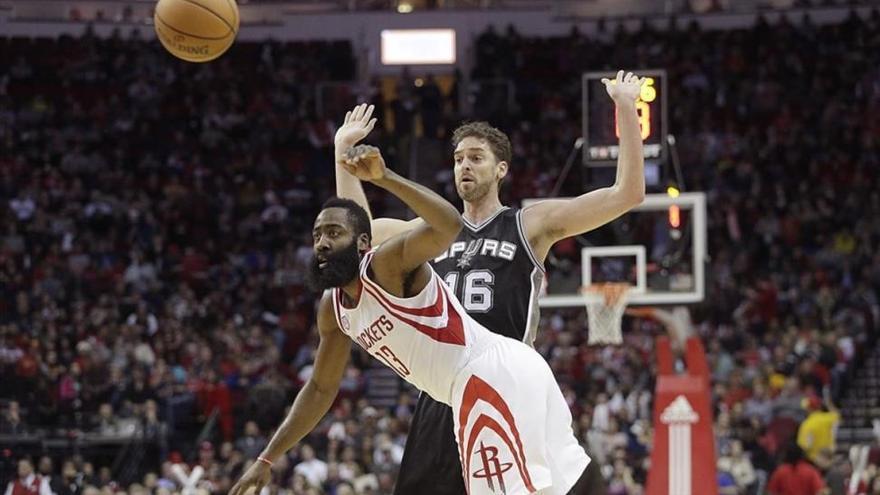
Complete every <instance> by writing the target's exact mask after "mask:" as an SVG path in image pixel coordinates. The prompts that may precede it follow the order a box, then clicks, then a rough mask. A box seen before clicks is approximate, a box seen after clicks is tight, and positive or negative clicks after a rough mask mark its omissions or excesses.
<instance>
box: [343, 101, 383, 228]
mask: <svg viewBox="0 0 880 495" xmlns="http://www.w3.org/2000/svg"><path fill="white" fill-rule="evenodd" d="M373 110H374V108H373V105H369V106H367V104H366V103H361V104H360V105H358V106H356V107H354V108H353V109H351V110H349V111H348V112H346V114H345V120H343V122H342V126H340V127H339V129H337V131H336V136H335V137H334V138H333V155H334V162H336V165H335V167H336V196H338V197H340V198H347V199H350V200H352V201H354V202H355V203H357V204H358V205H359V206H360V207H361V208H363V209H364V210H366V211H367V215H369V216H370V220H372V219H373V214H372V212H371V211H370V204H369V203H368V202H367V195H366V194H364V188H363V186H362V185H361V181H360V179H358V178H357V177H355V176H353V175H351V174H350V173H348V172H346V171H345V167H343V165H342V162H343V161H345V156H346V153H348V151H349V150H350V149H351V148H353V147H354V146H355V145H357V144H358V143H359V142H361V140H363V139H364V138H365V137H367V135H368V134H369V133H370V131H372V130H373V127H375V125H376V119H375V118H371V117H372V116H373Z"/></svg>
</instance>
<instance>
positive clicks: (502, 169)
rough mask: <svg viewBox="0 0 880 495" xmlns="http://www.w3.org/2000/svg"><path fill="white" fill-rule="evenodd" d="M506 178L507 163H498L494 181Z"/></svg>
mask: <svg viewBox="0 0 880 495" xmlns="http://www.w3.org/2000/svg"><path fill="white" fill-rule="evenodd" d="M506 176H507V162H498V169H497V170H496V171H495V179H496V180H501V179H503V178H504V177H506Z"/></svg>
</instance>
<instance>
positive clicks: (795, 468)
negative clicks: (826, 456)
mask: <svg viewBox="0 0 880 495" xmlns="http://www.w3.org/2000/svg"><path fill="white" fill-rule="evenodd" d="M824 489H825V482H824V481H823V480H822V475H821V474H820V473H819V470H818V469H816V468H815V467H814V466H813V465H812V464H810V463H809V462H808V461H807V460H806V459H805V458H804V452H803V450H801V448H800V447H798V446H797V445H794V444H793V445H790V446H789V447H788V450H787V451H786V453H785V459H784V460H783V463H782V464H781V465H780V466H779V467H777V468H776V470H775V471H774V472H773V474H772V475H771V476H770V481H769V482H768V483H767V491H769V492H770V495H822V492H823V490H824Z"/></svg>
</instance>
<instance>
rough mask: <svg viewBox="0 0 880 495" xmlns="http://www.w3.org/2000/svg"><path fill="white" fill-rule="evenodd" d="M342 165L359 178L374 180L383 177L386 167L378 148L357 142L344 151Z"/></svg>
mask: <svg viewBox="0 0 880 495" xmlns="http://www.w3.org/2000/svg"><path fill="white" fill-rule="evenodd" d="M342 167H343V168H345V170H346V172H348V173H350V174H351V175H353V176H355V177H357V178H358V179H360V180H365V181H374V180H378V179H381V178H383V177H385V172H386V171H387V168H386V167H385V159H384V158H382V153H380V152H379V148H377V147H375V146H370V145H367V144H359V145H357V146H355V147H353V148H351V149H349V150H348V151H347V152H346V153H345V159H344V161H343V162H342Z"/></svg>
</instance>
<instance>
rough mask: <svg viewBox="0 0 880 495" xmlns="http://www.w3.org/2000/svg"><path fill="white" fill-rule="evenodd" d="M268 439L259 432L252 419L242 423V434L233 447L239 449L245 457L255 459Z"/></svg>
mask: <svg viewBox="0 0 880 495" xmlns="http://www.w3.org/2000/svg"><path fill="white" fill-rule="evenodd" d="M267 443H268V440H267V439H266V437H264V436H263V435H262V434H260V427H259V426H257V423H255V422H254V421H248V422H247V423H245V425H244V436H242V437H241V438H239V439H238V440H236V442H235V448H236V449H238V450H239V451H241V452H242V453H243V454H244V456H245V458H247V459H256V458H257V456H258V455H260V452H261V451H262V450H263V447H265V446H266V444H267Z"/></svg>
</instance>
